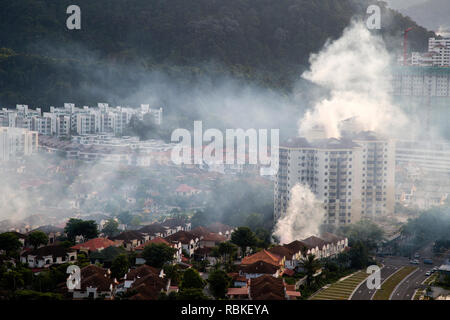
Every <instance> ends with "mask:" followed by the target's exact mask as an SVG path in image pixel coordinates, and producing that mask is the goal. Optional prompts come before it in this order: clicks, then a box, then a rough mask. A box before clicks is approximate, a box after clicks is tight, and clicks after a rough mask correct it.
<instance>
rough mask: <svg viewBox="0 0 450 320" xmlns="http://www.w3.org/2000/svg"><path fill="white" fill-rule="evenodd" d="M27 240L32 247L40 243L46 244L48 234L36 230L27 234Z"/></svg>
mask: <svg viewBox="0 0 450 320" xmlns="http://www.w3.org/2000/svg"><path fill="white" fill-rule="evenodd" d="M28 241H29V242H30V244H31V245H32V246H33V247H35V248H37V247H39V246H40V245H41V244H43V245H46V244H47V243H48V236H47V234H45V232H42V231H39V230H37V231H33V232H31V233H30V234H29V235H28Z"/></svg>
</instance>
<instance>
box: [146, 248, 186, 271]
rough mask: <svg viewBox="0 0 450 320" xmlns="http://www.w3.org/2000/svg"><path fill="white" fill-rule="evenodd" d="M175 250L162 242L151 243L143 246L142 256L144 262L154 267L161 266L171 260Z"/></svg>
mask: <svg viewBox="0 0 450 320" xmlns="http://www.w3.org/2000/svg"><path fill="white" fill-rule="evenodd" d="M176 252H177V250H176V249H175V248H172V247H169V246H168V245H166V244H164V243H151V244H150V245H148V246H146V247H145V248H144V251H143V252H142V257H143V258H144V259H145V263H146V264H148V265H149V266H152V267H155V268H162V267H163V266H164V265H165V264H166V263H167V262H169V261H172V260H173V256H174V255H175V253H176Z"/></svg>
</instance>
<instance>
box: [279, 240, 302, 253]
mask: <svg viewBox="0 0 450 320" xmlns="http://www.w3.org/2000/svg"><path fill="white" fill-rule="evenodd" d="M283 247H286V248H288V249H289V250H291V251H292V252H295V253H297V252H300V251H302V252H304V251H307V245H306V243H303V242H302V241H299V240H294V241H292V242H290V243H288V244H284V245H283Z"/></svg>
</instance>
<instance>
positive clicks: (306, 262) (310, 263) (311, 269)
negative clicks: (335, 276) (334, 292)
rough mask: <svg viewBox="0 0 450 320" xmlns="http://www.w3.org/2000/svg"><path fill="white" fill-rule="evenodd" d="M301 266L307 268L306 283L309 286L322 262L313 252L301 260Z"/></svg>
mask: <svg viewBox="0 0 450 320" xmlns="http://www.w3.org/2000/svg"><path fill="white" fill-rule="evenodd" d="M299 265H300V267H301V268H303V270H305V273H306V277H307V278H306V283H307V285H308V286H309V285H310V284H311V282H312V280H313V276H314V274H315V273H316V271H317V270H318V269H320V262H319V260H317V259H316V257H315V256H314V255H313V254H310V255H308V256H307V257H306V258H303V259H301V260H300V263H299Z"/></svg>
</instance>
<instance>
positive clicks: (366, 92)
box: [299, 22, 408, 139]
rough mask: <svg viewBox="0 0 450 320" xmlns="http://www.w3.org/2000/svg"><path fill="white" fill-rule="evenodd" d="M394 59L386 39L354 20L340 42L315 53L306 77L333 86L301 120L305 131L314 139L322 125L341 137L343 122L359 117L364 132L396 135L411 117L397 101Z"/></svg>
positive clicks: (329, 134)
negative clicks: (393, 86) (393, 93)
mask: <svg viewBox="0 0 450 320" xmlns="http://www.w3.org/2000/svg"><path fill="white" fill-rule="evenodd" d="M390 62H391V57H390V55H389V53H388V52H387V50H386V47H385V44H384V42H383V40H382V38H381V37H379V36H375V35H373V34H371V33H370V31H369V30H368V29H367V28H366V26H365V25H364V24H363V23H362V22H353V23H352V24H351V25H350V26H349V27H348V28H347V29H346V30H345V31H344V33H343V35H342V37H341V38H339V39H338V40H336V41H334V42H331V43H327V44H326V45H325V47H324V48H323V49H322V50H321V52H319V53H318V54H313V55H312V56H311V57H310V64H311V67H310V70H309V71H307V72H305V73H304V74H303V75H302V77H303V78H305V79H307V80H309V81H311V82H313V83H315V84H317V85H319V86H322V87H323V88H325V89H327V90H329V92H330V94H329V96H328V97H327V98H323V99H321V100H320V101H319V102H318V103H317V104H316V105H315V106H314V107H313V109H312V110H308V111H307V112H306V113H305V115H304V116H303V118H302V119H301V120H300V121H299V133H300V135H301V136H303V137H305V138H307V139H310V138H312V137H313V136H314V132H315V131H317V129H320V130H324V135H325V137H326V138H340V136H341V129H340V125H341V123H342V121H343V120H346V119H349V118H353V119H354V121H355V122H356V123H354V125H355V126H356V127H357V128H358V129H361V130H371V131H376V132H378V133H381V134H387V133H389V135H392V134H394V133H397V132H401V128H402V127H403V126H404V125H406V124H407V123H408V122H407V119H406V117H405V116H404V114H403V113H402V112H401V111H400V109H399V108H398V107H396V106H394V105H393V103H392V100H391V94H390V92H391V90H392V89H391V73H390Z"/></svg>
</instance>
